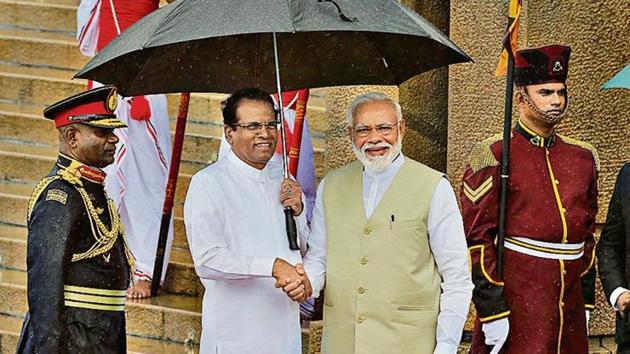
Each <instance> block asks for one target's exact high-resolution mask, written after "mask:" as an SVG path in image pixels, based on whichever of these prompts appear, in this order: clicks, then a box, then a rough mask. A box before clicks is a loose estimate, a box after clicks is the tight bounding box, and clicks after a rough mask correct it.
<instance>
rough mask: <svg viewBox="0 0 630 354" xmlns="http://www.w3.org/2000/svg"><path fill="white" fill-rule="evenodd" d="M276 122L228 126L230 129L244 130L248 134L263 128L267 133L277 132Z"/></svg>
mask: <svg viewBox="0 0 630 354" xmlns="http://www.w3.org/2000/svg"><path fill="white" fill-rule="evenodd" d="M278 124H280V122H278V121H277V120H272V121H270V122H250V123H232V124H229V125H230V126H232V127H236V126H238V127H241V128H245V130H247V131H250V132H255V131H259V130H261V129H262V128H263V127H264V128H265V129H267V130H269V131H277V130H278Z"/></svg>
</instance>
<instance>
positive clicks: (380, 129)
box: [352, 122, 400, 138]
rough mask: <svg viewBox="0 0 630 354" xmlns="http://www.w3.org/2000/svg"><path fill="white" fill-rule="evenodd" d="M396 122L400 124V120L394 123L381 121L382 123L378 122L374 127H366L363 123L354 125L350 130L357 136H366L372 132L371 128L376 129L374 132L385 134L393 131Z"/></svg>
mask: <svg viewBox="0 0 630 354" xmlns="http://www.w3.org/2000/svg"><path fill="white" fill-rule="evenodd" d="M398 124H400V122H397V123H396V124H388V123H383V124H379V125H377V126H376V127H368V126H365V125H359V126H356V127H354V128H353V129H352V130H353V131H354V135H356V136H358V137H359V138H367V137H368V136H370V134H371V133H372V130H374V129H376V132H377V133H379V134H380V135H382V136H387V135H390V134H391V133H392V132H393V131H394V127H395V126H397V125H398Z"/></svg>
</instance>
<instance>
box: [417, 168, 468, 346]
mask: <svg viewBox="0 0 630 354" xmlns="http://www.w3.org/2000/svg"><path fill="white" fill-rule="evenodd" d="M428 231H429V245H430V247H431V252H432V253H433V256H434V258H435V263H436V264H437V267H438V271H439V273H440V275H441V276H442V284H441V287H442V294H441V295H440V313H439V315H438V319H437V333H436V338H437V346H436V348H435V353H454V352H456V351H457V348H458V346H459V342H460V340H461V336H462V330H463V329H464V323H465V322H466V317H467V315H468V310H469V305H470V299H471V296H472V290H473V287H474V286H473V283H472V281H471V277H470V272H469V270H468V268H469V264H468V250H467V249H466V238H465V237H464V226H463V224H462V217H461V214H460V212H459V208H458V207H457V201H456V200H455V193H454V192H453V189H452V187H451V185H450V183H449V182H448V180H446V179H445V178H443V179H442V180H441V181H440V183H439V184H438V186H437V187H436V189H435V192H434V194H433V198H432V200H431V208H430V210H429V219H428Z"/></svg>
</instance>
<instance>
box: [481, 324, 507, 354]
mask: <svg viewBox="0 0 630 354" xmlns="http://www.w3.org/2000/svg"><path fill="white" fill-rule="evenodd" d="M481 330H482V331H483V334H484V335H485V337H486V344H487V345H494V348H492V351H491V352H490V354H498V353H499V350H501V348H502V347H503V344H505V341H506V340H507V337H508V333H509V332H510V322H509V321H508V318H507V317H504V318H501V319H498V320H494V321H492V322H488V323H484V324H482V325H481Z"/></svg>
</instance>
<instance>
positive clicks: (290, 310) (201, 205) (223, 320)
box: [184, 88, 323, 354]
mask: <svg viewBox="0 0 630 354" xmlns="http://www.w3.org/2000/svg"><path fill="white" fill-rule="evenodd" d="M223 118H224V124H225V129H224V131H225V136H226V139H227V141H228V142H229V143H230V145H231V151H230V152H229V154H228V156H227V157H226V158H224V159H221V160H220V161H218V162H216V163H214V164H213V165H210V166H208V167H206V168H204V169H202V170H201V171H199V172H197V173H196V174H195V175H194V176H193V178H192V181H191V183H190V187H189V189H188V194H187V196H186V202H185V205H184V221H185V224H186V234H187V237H188V242H189V245H190V250H191V253H192V256H193V261H194V264H195V270H196V272H197V275H199V277H200V278H201V282H202V283H203V285H204V287H205V289H206V291H205V294H204V299H203V313H202V334H201V350H200V351H201V353H213V354H214V353H233V354H242V353H257V354H263V353H269V354H283V353H287V354H297V353H301V348H302V346H301V331H300V323H299V305H298V303H297V302H301V301H304V300H305V299H306V297H308V296H309V295H310V294H311V285H310V282H309V279H308V278H307V277H306V275H305V274H304V271H303V269H302V268H301V264H300V263H301V262H302V254H306V236H307V234H308V226H307V224H306V218H305V216H304V214H305V213H302V211H303V203H302V190H301V187H300V185H299V184H298V183H297V182H295V181H293V180H289V179H286V180H285V179H284V178H283V176H282V166H280V165H278V164H276V163H273V162H270V161H269V160H270V159H271V157H272V156H273V154H274V151H275V145H276V139H277V130H278V122H277V120H276V110H275V108H274V104H273V101H272V100H271V97H270V96H269V94H267V93H266V92H264V91H262V90H259V89H253V88H252V89H242V90H239V91H237V92H235V93H234V94H233V95H232V96H230V97H229V98H228V99H227V101H226V105H225V108H224V109H223ZM285 207H290V208H292V209H293V211H294V214H295V215H296V217H295V221H296V225H297V231H298V235H299V244H300V247H301V250H298V251H291V250H290V249H289V243H288V240H287V234H286V230H285V214H284V208H285ZM321 262H323V261H321ZM296 266H297V267H296ZM296 268H297V269H296ZM287 284H288V286H290V287H291V290H292V291H289V290H288V292H289V293H290V295H291V298H289V297H287V296H286V295H285V294H284V293H283V291H282V289H278V288H276V285H277V286H278V287H280V286H283V285H287ZM292 299H293V300H295V301H292Z"/></svg>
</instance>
